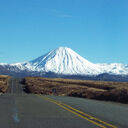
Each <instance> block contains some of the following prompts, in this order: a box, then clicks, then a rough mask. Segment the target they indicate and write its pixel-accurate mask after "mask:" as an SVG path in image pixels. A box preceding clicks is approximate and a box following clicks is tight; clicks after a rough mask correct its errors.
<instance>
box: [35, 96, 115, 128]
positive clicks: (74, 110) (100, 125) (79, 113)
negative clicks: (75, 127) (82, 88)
mask: <svg viewBox="0 0 128 128" xmlns="http://www.w3.org/2000/svg"><path fill="white" fill-rule="evenodd" d="M37 96H39V97H41V98H43V99H45V100H47V101H49V102H52V103H54V104H56V105H58V106H60V107H61V108H63V109H65V110H67V111H69V112H71V113H73V114H75V115H77V116H79V117H81V118H83V119H85V120H87V121H89V122H91V123H93V124H95V125H97V126H99V127H101V128H107V127H106V126H104V125H103V124H105V125H107V126H109V127H111V128H117V127H116V126H114V125H111V124H109V123H107V122H104V121H102V120H100V119H98V118H95V117H93V116H91V115H88V114H86V113H84V112H81V111H79V110H77V109H75V108H73V107H71V106H69V105H67V104H64V103H61V102H58V101H56V100H53V99H51V98H48V97H45V96H42V95H37ZM81 114H82V115H81ZM85 116H86V117H85ZM88 117H89V118H90V119H88ZM91 119H93V120H91ZM94 120H96V121H98V122H100V123H102V124H100V123H97V122H95V121H94Z"/></svg>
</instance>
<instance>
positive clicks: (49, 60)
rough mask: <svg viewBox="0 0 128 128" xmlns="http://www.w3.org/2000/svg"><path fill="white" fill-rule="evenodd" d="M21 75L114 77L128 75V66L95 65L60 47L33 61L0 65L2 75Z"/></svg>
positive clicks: (68, 49)
mask: <svg viewBox="0 0 128 128" xmlns="http://www.w3.org/2000/svg"><path fill="white" fill-rule="evenodd" d="M8 72H9V73H12V72H13V74H15V73H17V74H18V73H21V74H26V73H27V75H29V74H30V73H32V75H33V74H34V75H36V73H38V75H39V74H40V73H41V74H42V73H45V72H46V73H47V72H53V73H56V74H62V75H90V76H95V75H99V74H102V73H108V74H112V75H128V65H126V64H125V65H124V64H118V63H112V64H93V63H91V62H89V61H88V60H86V59H85V58H83V57H81V56H80V55H78V54H77V53H76V52H74V51H73V50H72V49H70V48H67V47H59V48H57V49H55V50H52V51H50V52H48V53H47V54H45V55H43V56H40V57H38V58H37V59H34V60H32V61H28V62H23V63H16V64H4V63H0V73H1V74H5V73H6V74H8Z"/></svg>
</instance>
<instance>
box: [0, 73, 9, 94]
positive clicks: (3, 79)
mask: <svg viewBox="0 0 128 128" xmlns="http://www.w3.org/2000/svg"><path fill="white" fill-rule="evenodd" d="M9 78H10V77H9V76H6V75H0V93H5V92H6V91H7V89H8V80H9Z"/></svg>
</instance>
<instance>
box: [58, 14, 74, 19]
mask: <svg viewBox="0 0 128 128" xmlns="http://www.w3.org/2000/svg"><path fill="white" fill-rule="evenodd" d="M57 16H58V17H62V18H72V15H68V14H60V15H57Z"/></svg>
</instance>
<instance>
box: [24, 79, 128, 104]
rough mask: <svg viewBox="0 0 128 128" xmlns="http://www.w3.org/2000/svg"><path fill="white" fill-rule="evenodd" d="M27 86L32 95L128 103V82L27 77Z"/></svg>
mask: <svg viewBox="0 0 128 128" xmlns="http://www.w3.org/2000/svg"><path fill="white" fill-rule="evenodd" d="M25 84H26V89H27V91H28V92H30V93H38V94H46V95H53V94H55V95H63V96H74V97H83V98H90V99H98V100H107V101H117V102H122V103H128V83H127V82H106V81H91V80H72V79H62V78H54V79H52V78H42V77H26V78H25Z"/></svg>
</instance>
